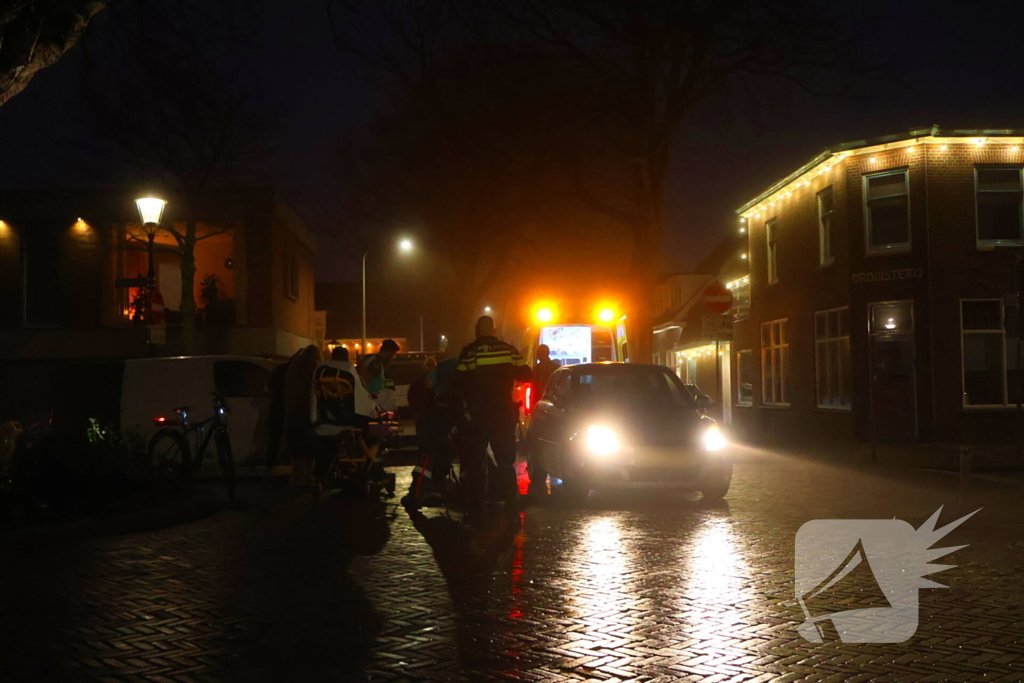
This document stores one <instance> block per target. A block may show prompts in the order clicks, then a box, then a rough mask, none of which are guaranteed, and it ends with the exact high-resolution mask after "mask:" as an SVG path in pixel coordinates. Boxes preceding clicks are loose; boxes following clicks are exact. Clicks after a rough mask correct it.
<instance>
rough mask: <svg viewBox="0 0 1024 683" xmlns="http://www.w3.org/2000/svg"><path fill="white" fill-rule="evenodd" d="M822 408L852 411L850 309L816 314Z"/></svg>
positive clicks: (815, 335)
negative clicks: (850, 409)
mask: <svg viewBox="0 0 1024 683" xmlns="http://www.w3.org/2000/svg"><path fill="white" fill-rule="evenodd" d="M814 347H815V349H814V351H815V374H816V377H817V386H818V407H819V408H840V409H849V408H850V309H849V308H837V309H835V310H831V311H819V312H817V313H815V314H814Z"/></svg>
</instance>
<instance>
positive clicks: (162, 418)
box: [153, 416, 167, 424]
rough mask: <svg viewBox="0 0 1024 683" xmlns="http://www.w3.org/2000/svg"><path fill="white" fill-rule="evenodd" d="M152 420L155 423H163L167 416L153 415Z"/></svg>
mask: <svg viewBox="0 0 1024 683" xmlns="http://www.w3.org/2000/svg"><path fill="white" fill-rule="evenodd" d="M153 422H156V423H157V424H163V423H164V422H167V418H166V417H163V416H160V417H154V418H153Z"/></svg>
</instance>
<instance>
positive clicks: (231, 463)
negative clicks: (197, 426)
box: [214, 430, 235, 500]
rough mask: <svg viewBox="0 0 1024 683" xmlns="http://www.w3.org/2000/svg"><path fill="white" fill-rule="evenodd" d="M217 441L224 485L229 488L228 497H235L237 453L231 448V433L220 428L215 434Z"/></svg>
mask: <svg viewBox="0 0 1024 683" xmlns="http://www.w3.org/2000/svg"><path fill="white" fill-rule="evenodd" d="M214 436H215V438H216V441H217V460H219V461H220V468H221V470H223V471H224V485H225V486H226V487H227V490H228V499H229V500H234V499H235V453H234V451H233V450H232V449H231V435H230V434H228V433H227V432H226V431H222V430H219V431H217V433H216V434H215V435H214Z"/></svg>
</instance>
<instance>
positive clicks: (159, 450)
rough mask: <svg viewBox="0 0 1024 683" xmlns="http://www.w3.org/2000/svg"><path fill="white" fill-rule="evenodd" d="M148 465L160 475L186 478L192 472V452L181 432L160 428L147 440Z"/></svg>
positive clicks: (177, 478) (178, 478) (179, 478)
mask: <svg viewBox="0 0 1024 683" xmlns="http://www.w3.org/2000/svg"><path fill="white" fill-rule="evenodd" d="M146 457H147V458H148V461H149V464H150V466H152V468H153V470H154V471H155V472H156V473H157V474H158V475H159V476H161V477H164V478H168V479H176V480H182V479H186V478H187V477H188V476H189V475H190V474H191V473H192V468H191V464H192V452H191V450H190V449H189V447H188V440H187V439H186V438H185V435H184V434H182V433H181V432H178V431H175V430H173V429H161V430H160V431H158V432H157V433H156V434H154V435H153V438H152V439H150V440H149V448H148V449H147V451H146Z"/></svg>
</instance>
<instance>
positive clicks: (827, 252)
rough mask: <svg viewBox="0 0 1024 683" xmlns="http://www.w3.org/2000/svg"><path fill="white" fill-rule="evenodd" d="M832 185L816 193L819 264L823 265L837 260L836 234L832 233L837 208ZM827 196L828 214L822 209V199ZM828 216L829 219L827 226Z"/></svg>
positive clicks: (828, 264)
mask: <svg viewBox="0 0 1024 683" xmlns="http://www.w3.org/2000/svg"><path fill="white" fill-rule="evenodd" d="M832 187H833V186H832V185H829V186H828V187H826V188H825V189H824V190H822V191H821V192H819V193H818V194H817V195H816V197H817V199H818V265H819V266H821V267H826V266H830V265H832V264H833V263H835V262H836V254H835V250H834V248H833V247H834V239H833V238H834V235H833V234H832V223H833V220H832V217H833V215H834V214H835V212H836V208H835V193H834V192H833V190H832ZM825 197H828V199H829V204H830V208H829V210H828V213H827V214H826V213H824V212H823V211H822V210H821V208H822V199H823V198H825ZM826 218H827V219H828V221H827V228H826V220H825V219H826ZM826 247H827V248H826Z"/></svg>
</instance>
